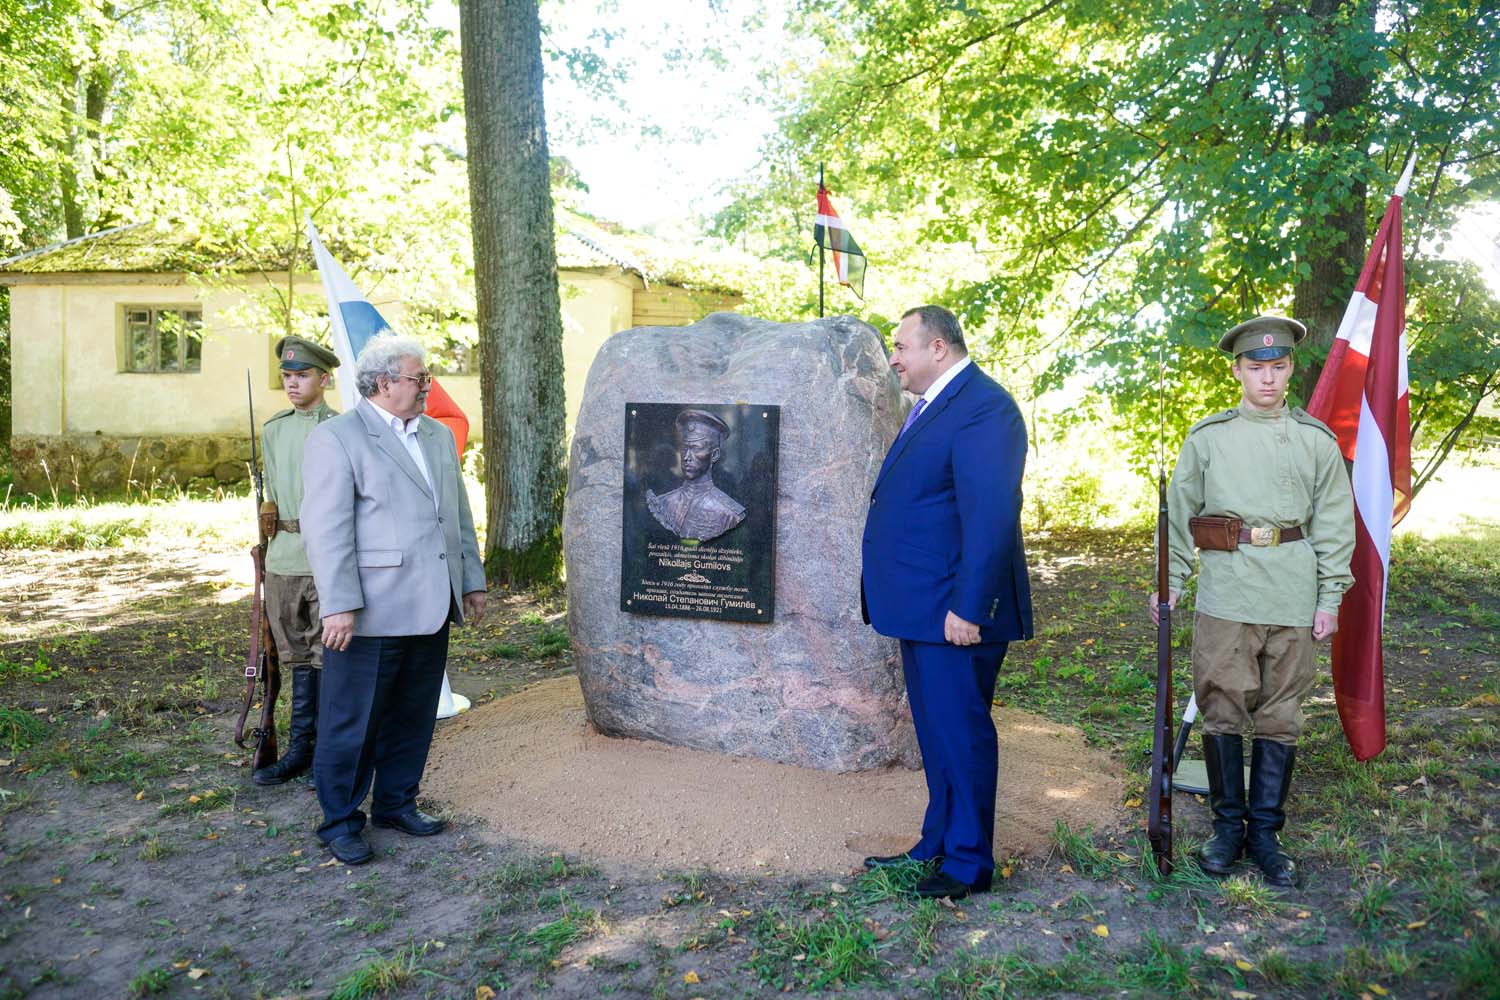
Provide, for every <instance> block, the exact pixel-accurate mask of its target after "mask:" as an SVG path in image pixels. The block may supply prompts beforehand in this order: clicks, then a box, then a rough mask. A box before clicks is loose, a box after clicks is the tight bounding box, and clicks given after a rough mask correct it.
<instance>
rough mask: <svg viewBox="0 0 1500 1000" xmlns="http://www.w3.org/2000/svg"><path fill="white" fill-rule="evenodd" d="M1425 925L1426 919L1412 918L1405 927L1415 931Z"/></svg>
mask: <svg viewBox="0 0 1500 1000" xmlns="http://www.w3.org/2000/svg"><path fill="white" fill-rule="evenodd" d="M1426 926H1427V921H1425V920H1413V921H1412V922H1411V923H1409V924H1407V925H1406V929H1407V930H1409V931H1417V930H1421V929H1422V928H1423V927H1426Z"/></svg>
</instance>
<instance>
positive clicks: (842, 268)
mask: <svg viewBox="0 0 1500 1000" xmlns="http://www.w3.org/2000/svg"><path fill="white" fill-rule="evenodd" d="M813 240H814V241H815V242H816V243H817V244H818V246H820V247H826V248H828V249H829V250H832V251H833V273H834V275H836V276H837V277H838V279H839V284H841V285H845V286H847V287H848V288H849V289H850V290H851V291H852V292H854V294H855V295H858V296H859V297H860V298H861V299H862V298H864V297H865V252H864V251H863V250H861V249H860V248H859V244H858V243H856V242H854V236H853V234H851V233H850V232H849V230H848V229H847V228H846V227H845V226H844V221H843V220H842V219H840V218H839V213H837V212H835V211H834V210H833V199H831V198H829V197H828V189H827V188H826V187H823V185H822V184H819V185H818V218H817V220H816V221H815V222H814V223H813Z"/></svg>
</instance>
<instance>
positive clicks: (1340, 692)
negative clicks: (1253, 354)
mask: <svg viewBox="0 0 1500 1000" xmlns="http://www.w3.org/2000/svg"><path fill="white" fill-rule="evenodd" d="M1416 162H1417V160H1416V156H1415V155H1413V156H1412V158H1411V161H1410V162H1408V163H1407V165H1406V170H1405V171H1404V172H1403V173H1402V175H1401V180H1400V181H1399V182H1398V183H1397V184H1396V193H1395V194H1394V195H1393V196H1392V197H1391V200H1390V203H1389V204H1388V205H1387V206H1386V209H1385V218H1384V219H1382V220H1381V222H1380V229H1379V231H1377V232H1376V234H1375V243H1374V245H1373V246H1372V247H1370V256H1369V257H1368V258H1367V259H1366V260H1365V268H1364V270H1363V271H1361V272H1360V275H1359V281H1358V282H1357V283H1356V284H1355V286H1354V296H1353V298H1351V299H1350V300H1349V307H1348V309H1346V310H1345V311H1344V319H1343V322H1341V323H1340V324H1339V331H1338V335H1337V336H1336V337H1335V339H1334V342H1333V348H1332V350H1330V351H1329V353H1328V361H1327V363H1326V364H1325V365H1324V367H1323V373H1322V375H1320V376H1319V377H1318V385H1317V388H1316V389H1314V390H1313V396H1312V399H1311V400H1310V401H1309V402H1308V404H1307V412H1308V413H1311V414H1312V415H1313V416H1315V417H1317V418H1318V419H1319V420H1321V421H1323V422H1324V423H1325V424H1327V425H1328V426H1329V427H1330V428H1332V429H1333V432H1334V434H1336V435H1338V439H1339V450H1340V451H1342V452H1343V453H1344V459H1345V461H1347V462H1348V463H1349V464H1350V469H1351V473H1350V475H1351V479H1352V481H1353V486H1354V513H1355V517H1354V530H1355V536H1354V558H1353V560H1352V562H1351V566H1350V568H1351V570H1352V571H1353V573H1354V586H1353V587H1351V588H1349V590H1348V592H1347V593H1345V594H1344V602H1343V605H1342V606H1341V607H1340V609H1339V630H1338V631H1337V632H1335V633H1334V636H1333V693H1334V699H1335V701H1336V702H1337V704H1338V710H1339V720H1340V721H1341V722H1342V723H1343V725H1344V737H1345V738H1346V739H1347V740H1348V741H1349V749H1350V750H1352V751H1353V753H1354V756H1355V759H1357V760H1369V759H1370V758H1371V757H1374V756H1375V755H1376V754H1378V753H1380V751H1381V750H1383V749H1384V748H1385V661H1384V654H1383V651H1382V648H1381V635H1382V630H1383V627H1384V623H1385V595H1386V579H1387V576H1388V573H1389V570H1390V563H1391V532H1392V529H1393V528H1394V527H1395V526H1396V524H1397V523H1398V522H1399V521H1400V520H1401V518H1402V517H1404V516H1405V514H1406V510H1407V507H1408V506H1410V504H1411V403H1410V396H1409V392H1408V388H1407V370H1406V278H1405V273H1404V270H1403V263H1404V262H1403V261H1402V258H1401V199H1402V198H1403V197H1404V196H1405V195H1406V189H1407V187H1408V186H1409V185H1410V184H1411V172H1412V168H1413V167H1414V166H1415V165H1416Z"/></svg>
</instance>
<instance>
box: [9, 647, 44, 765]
mask: <svg viewBox="0 0 1500 1000" xmlns="http://www.w3.org/2000/svg"><path fill="white" fill-rule="evenodd" d="M8 665H9V664H8V663H6V662H4V661H0V669H3V668H4V667H6V666H8ZM4 676H5V675H4V674H3V673H0V679H4ZM47 732H48V726H47V723H46V721H45V720H43V719H40V718H38V717H37V716H36V715H34V714H32V713H31V712H28V711H26V710H24V709H20V708H14V707H12V706H10V705H0V746H5V747H9V748H10V750H11V752H12V753H14V752H15V751H17V750H25V749H26V748H27V747H29V746H32V745H34V744H36V743H38V742H40V741H41V740H42V739H43V738H45V737H46V735H47Z"/></svg>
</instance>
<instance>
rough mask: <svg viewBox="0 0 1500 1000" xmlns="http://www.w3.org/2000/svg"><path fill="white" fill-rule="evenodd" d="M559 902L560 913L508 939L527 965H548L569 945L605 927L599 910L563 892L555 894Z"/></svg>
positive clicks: (546, 966)
mask: <svg viewBox="0 0 1500 1000" xmlns="http://www.w3.org/2000/svg"><path fill="white" fill-rule="evenodd" d="M558 904H559V905H560V906H561V907H562V910H563V915H562V916H560V917H558V918H557V919H556V920H550V921H548V922H547V923H545V924H542V925H541V926H539V927H534V928H532V929H531V930H529V931H526V932H524V933H520V934H517V935H515V937H513V938H512V939H511V944H512V946H513V947H514V948H515V952H514V954H515V957H516V958H517V959H518V960H520V961H521V962H523V963H525V964H526V965H530V966H532V967H534V968H537V969H546V968H549V967H550V966H551V965H552V964H553V963H554V962H555V961H556V960H557V956H559V955H561V954H562V950H563V949H564V948H566V947H567V946H568V945H570V944H572V943H573V942H574V941H578V940H580V939H582V938H585V937H587V936H588V935H590V934H593V933H595V932H596V931H600V930H604V929H606V926H607V925H606V924H605V922H604V917H603V915H602V914H601V913H600V912H599V911H598V910H590V909H585V908H584V907H581V906H579V905H577V904H576V903H574V902H573V899H572V897H570V896H569V895H568V894H567V893H566V892H560V893H558Z"/></svg>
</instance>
